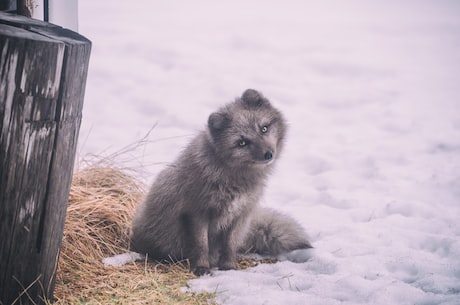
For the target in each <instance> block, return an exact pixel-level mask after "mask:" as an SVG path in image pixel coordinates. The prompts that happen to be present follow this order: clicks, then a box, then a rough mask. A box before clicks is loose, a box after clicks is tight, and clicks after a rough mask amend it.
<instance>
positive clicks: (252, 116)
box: [208, 89, 286, 167]
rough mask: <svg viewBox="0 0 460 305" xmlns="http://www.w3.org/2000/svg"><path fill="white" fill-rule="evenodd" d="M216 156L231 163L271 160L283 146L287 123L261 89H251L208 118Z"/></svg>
mask: <svg viewBox="0 0 460 305" xmlns="http://www.w3.org/2000/svg"><path fill="white" fill-rule="evenodd" d="M208 129H209V134H210V136H211V142H212V146H213V148H214V151H215V154H216V157H217V158H218V159H219V160H220V161H221V162H225V163H226V164H228V165H229V166H234V167H239V166H252V165H256V166H259V165H268V164H271V163H272V162H273V161H274V160H275V159H276V158H278V155H279V153H280V151H281V149H282V146H283V142H284V137H285V133H286V123H285V120H284V118H283V116H282V114H281V112H279V111H278V110H277V109H276V108H274V107H273V106H272V105H271V103H270V102H269V101H268V99H266V98H265V97H264V96H263V95H262V94H261V93H260V92H258V91H256V90H253V89H248V90H246V91H245V92H244V93H243V95H242V96H241V97H240V98H237V99H236V100H235V101H234V102H233V103H230V104H228V105H226V106H224V107H223V108H221V109H220V110H218V111H217V112H214V113H212V114H211V115H210V116H209V119H208Z"/></svg>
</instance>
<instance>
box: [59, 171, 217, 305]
mask: <svg viewBox="0 0 460 305" xmlns="http://www.w3.org/2000/svg"><path fill="white" fill-rule="evenodd" d="M142 195H143V188H142V187H141V186H140V184H139V183H138V182H137V181H136V179H134V178H133V177H131V176H130V175H128V174H126V172H124V171H122V170H120V169H117V168H115V167H113V166H110V165H107V164H105V165H104V164H103V163H99V164H96V165H92V166H89V167H86V168H85V169H83V170H81V171H79V172H77V173H76V174H75V175H74V177H73V182H72V188H71V191H70V198H69V206H68V210H67V219H66V225H65V230H64V239H63V242H62V248H61V256H60V261H59V269H58V274H57V281H56V288H55V293H54V296H55V301H56V304H209V300H210V299H212V297H213V295H211V294H194V293H182V292H181V291H180V288H181V287H184V286H186V282H187V280H189V279H191V278H194V276H193V275H192V274H191V273H189V272H188V265H187V263H186V262H184V263H176V264H172V265H162V264H155V263H152V262H140V263H132V264H128V265H125V266H122V267H110V268H106V267H104V266H103V264H102V259H103V258H105V257H108V256H112V255H116V254H120V253H124V252H127V251H128V250H127V249H128V236H129V226H130V224H131V218H132V215H133V212H134V208H135V206H136V204H137V203H138V202H139V201H140V200H141V197H142Z"/></svg>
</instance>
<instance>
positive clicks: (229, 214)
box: [211, 194, 257, 231]
mask: <svg viewBox="0 0 460 305" xmlns="http://www.w3.org/2000/svg"><path fill="white" fill-rule="evenodd" d="M256 204H257V198H254V196H251V195H247V194H242V195H238V196H236V197H235V198H233V199H232V200H229V201H226V202H221V203H220V204H219V207H218V211H216V213H212V214H214V215H213V216H214V217H213V219H211V223H213V224H214V226H215V227H216V229H217V230H218V231H221V230H226V229H228V228H230V227H232V226H234V225H236V224H238V223H239V222H240V221H242V220H244V219H246V218H247V216H249V214H250V213H251V211H252V210H253V208H254V207H255V205H256Z"/></svg>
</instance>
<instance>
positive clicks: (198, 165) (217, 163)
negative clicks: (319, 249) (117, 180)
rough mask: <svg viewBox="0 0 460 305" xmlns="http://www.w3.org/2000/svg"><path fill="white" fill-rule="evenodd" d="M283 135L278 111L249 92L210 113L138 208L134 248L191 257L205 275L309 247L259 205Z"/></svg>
mask: <svg viewBox="0 0 460 305" xmlns="http://www.w3.org/2000/svg"><path fill="white" fill-rule="evenodd" d="M285 134H286V122H285V119H284V117H283V115H282V114H281V112H280V111H279V110H277V109H276V108H274V107H273V106H272V105H271V103H270V102H269V100H268V99H266V98H265V97H264V96H263V95H262V94H261V93H259V92H257V91H256V90H253V89H248V90H246V91H245V92H244V93H243V94H242V96H241V97H240V98H237V99H236V100H235V101H233V102H231V103H229V104H227V105H225V106H223V107H222V108H220V109H219V110H217V111H216V112H214V113H212V114H211V115H210V116H209V118H208V124H207V127H206V128H205V129H204V130H203V131H201V132H200V133H198V135H196V137H195V138H193V139H192V141H191V142H190V143H189V144H188V146H187V147H186V148H185V149H184V150H183V151H182V153H181V154H180V155H179V157H178V159H177V160H176V161H175V162H174V163H172V164H171V165H170V166H168V167H167V168H165V169H164V170H163V171H162V172H160V174H159V175H158V176H157V178H156V180H155V181H154V183H153V185H152V186H151V188H150V191H149V193H148V195H147V197H146V199H145V200H144V201H143V202H142V203H141V204H140V206H139V207H138V209H137V210H136V213H135V216H134V220H133V224H132V235H131V249H132V250H133V251H136V252H139V253H142V254H147V255H148V257H149V258H151V259H155V260H163V259H172V260H181V259H189V260H190V266H191V271H193V272H194V273H195V274H197V275H202V274H205V273H208V272H209V271H210V268H214V267H218V268H219V269H221V270H227V269H234V268H235V266H236V261H237V253H238V252H243V253H247V252H257V253H260V254H274V255H276V254H279V253H282V252H287V251H292V250H296V249H305V248H310V247H311V245H310V243H309V241H308V239H307V236H306V234H305V232H304V230H303V228H302V227H301V226H300V225H299V224H298V223H296V222H295V221H294V220H293V219H292V218H290V217H287V216H285V215H283V214H280V213H278V212H276V211H274V210H269V209H264V208H261V207H259V206H258V203H259V201H260V198H261V196H262V194H263V190H264V185H265V182H266V180H267V177H268V175H269V174H270V172H271V171H272V168H273V165H274V161H275V160H276V159H278V157H279V155H280V153H281V151H282V148H283V144H284V141H285Z"/></svg>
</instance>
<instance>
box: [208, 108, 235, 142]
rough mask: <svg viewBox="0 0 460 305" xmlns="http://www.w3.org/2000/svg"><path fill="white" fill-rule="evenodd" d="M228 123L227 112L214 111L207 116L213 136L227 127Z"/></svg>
mask: <svg viewBox="0 0 460 305" xmlns="http://www.w3.org/2000/svg"><path fill="white" fill-rule="evenodd" d="M229 123H230V117H229V115H228V114H227V113H223V112H214V113H211V115H210V116H209V118H208V128H209V130H210V131H211V134H212V135H213V136H216V135H217V134H218V133H219V132H220V131H222V130H224V129H225V128H227V126H228V125H229Z"/></svg>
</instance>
